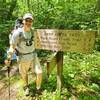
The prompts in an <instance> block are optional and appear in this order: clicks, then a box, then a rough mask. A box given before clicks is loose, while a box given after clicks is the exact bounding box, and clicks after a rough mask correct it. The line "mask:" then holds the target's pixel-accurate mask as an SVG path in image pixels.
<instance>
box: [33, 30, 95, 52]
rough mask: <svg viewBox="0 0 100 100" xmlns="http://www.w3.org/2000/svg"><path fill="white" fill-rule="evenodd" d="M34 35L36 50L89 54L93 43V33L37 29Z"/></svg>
mask: <svg viewBox="0 0 100 100" xmlns="http://www.w3.org/2000/svg"><path fill="white" fill-rule="evenodd" d="M34 34H35V37H34V40H35V48H36V49H44V50H52V51H74V52H83V53H89V52H91V50H92V48H93V46H94V43H95V32H94V31H85V30H84V31H83V30H56V29H37V30H36V31H35V33H34Z"/></svg>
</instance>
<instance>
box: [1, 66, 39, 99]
mask: <svg viewBox="0 0 100 100" xmlns="http://www.w3.org/2000/svg"><path fill="white" fill-rule="evenodd" d="M1 68H2V67H1ZM14 75H17V76H18V77H19V73H18V67H16V66H14V67H13V68H12V69H11V72H10V78H11V77H12V76H14ZM10 81H11V80H10ZM0 100H9V78H8V73H7V69H5V68H2V69H0ZM10 100H39V99H37V97H30V96H28V97H26V96H25V95H24V91H23V89H22V81H21V80H16V81H14V82H13V83H11V82H10Z"/></svg>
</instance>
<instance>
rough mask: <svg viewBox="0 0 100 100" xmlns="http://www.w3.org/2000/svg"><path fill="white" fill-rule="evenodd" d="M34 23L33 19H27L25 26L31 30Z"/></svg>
mask: <svg viewBox="0 0 100 100" xmlns="http://www.w3.org/2000/svg"><path fill="white" fill-rule="evenodd" d="M32 22H33V20H32V19H30V18H27V19H25V20H24V25H25V26H26V27H29V28H30V27H31V26H32Z"/></svg>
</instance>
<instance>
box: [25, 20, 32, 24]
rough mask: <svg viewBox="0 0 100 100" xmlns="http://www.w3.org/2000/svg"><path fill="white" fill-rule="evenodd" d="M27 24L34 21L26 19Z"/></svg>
mask: <svg viewBox="0 0 100 100" xmlns="http://www.w3.org/2000/svg"><path fill="white" fill-rule="evenodd" d="M25 22H30V23H32V22H33V20H31V19H25Z"/></svg>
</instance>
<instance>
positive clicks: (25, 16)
mask: <svg viewBox="0 0 100 100" xmlns="http://www.w3.org/2000/svg"><path fill="white" fill-rule="evenodd" d="M27 18H30V19H32V20H33V17H32V14H30V13H26V14H25V15H24V16H23V19H27Z"/></svg>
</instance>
